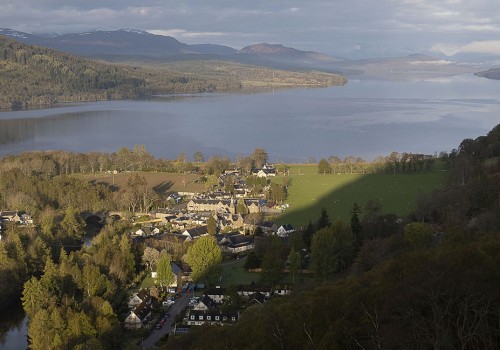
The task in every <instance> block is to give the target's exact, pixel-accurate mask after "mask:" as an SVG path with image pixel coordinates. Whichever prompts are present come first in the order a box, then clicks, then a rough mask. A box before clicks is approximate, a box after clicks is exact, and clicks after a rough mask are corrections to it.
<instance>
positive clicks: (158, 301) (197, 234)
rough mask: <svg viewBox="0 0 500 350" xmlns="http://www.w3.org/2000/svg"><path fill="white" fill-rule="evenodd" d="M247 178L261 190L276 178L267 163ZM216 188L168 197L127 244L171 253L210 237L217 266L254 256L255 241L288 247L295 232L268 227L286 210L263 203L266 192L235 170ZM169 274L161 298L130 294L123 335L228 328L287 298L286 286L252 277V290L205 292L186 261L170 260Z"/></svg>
mask: <svg viewBox="0 0 500 350" xmlns="http://www.w3.org/2000/svg"><path fill="white" fill-rule="evenodd" d="M253 175H254V177H255V178H256V179H264V180H265V181H263V182H261V183H264V184H266V186H267V187H269V186H268V181H267V178H268V177H272V176H275V175H276V169H275V168H274V166H272V165H269V164H266V165H264V167H263V168H262V169H257V170H256V171H255V172H254V174H253ZM218 181H219V183H218V184H217V185H216V186H214V190H213V191H207V192H206V193H201V194H195V193H185V192H181V193H178V192H175V193H171V194H170V195H169V198H168V200H169V201H170V203H171V206H170V208H158V209H157V210H156V211H154V212H151V213H148V216H147V217H146V218H143V220H144V221H143V224H141V225H140V227H139V228H137V229H136V230H135V231H133V232H131V237H133V239H134V240H136V241H139V242H143V243H144V244H145V246H146V247H147V248H146V249H154V248H152V247H162V246H169V247H172V246H175V245H183V244H186V243H189V242H194V241H196V240H197V239H199V238H201V237H205V236H213V237H214V238H215V240H216V242H217V244H218V246H219V247H220V249H221V251H222V252H223V254H224V257H225V259H224V261H223V263H222V264H234V263H235V262H237V261H238V260H240V258H246V255H247V254H248V253H249V252H251V251H253V250H254V248H255V245H256V240H259V239H263V238H264V239H265V238H266V237H270V236H275V237H279V239H281V240H286V239H287V238H288V237H289V235H290V234H291V233H293V232H295V229H294V228H293V227H292V225H289V224H285V225H277V224H275V223H274V221H272V218H274V217H276V216H277V214H279V213H281V212H282V211H283V210H284V209H285V208H286V205H284V204H283V203H276V202H272V201H269V200H268V199H266V198H265V195H264V193H265V191H266V186H263V187H262V188H261V190H260V191H259V192H260V193H256V191H255V188H252V187H251V186H249V185H248V184H247V183H246V182H245V181H244V179H243V177H242V176H240V174H239V172H238V171H237V170H231V171H226V172H225V173H223V174H221V175H220V176H219V178H218ZM228 183H230V184H231V187H230V190H228V191H224V189H226V190H227V189H228V186H227V184H228ZM267 190H268V189H267ZM137 226H139V224H136V227H137ZM170 253H172V252H170ZM170 267H171V270H172V273H173V275H174V279H173V281H174V282H173V283H171V284H170V285H168V287H167V293H164V294H162V295H157V292H156V288H155V289H154V293H153V294H155V295H156V296H157V297H154V296H153V295H152V293H151V292H150V289H141V290H139V291H137V292H134V293H133V294H131V295H130V297H129V303H128V307H129V310H130V311H129V313H128V315H127V317H126V318H125V321H124V328H125V329H127V330H130V331H133V330H138V329H144V328H145V329H147V330H149V332H153V333H154V332H162V333H163V334H166V333H168V332H170V331H171V332H172V333H181V334H182V333H186V332H188V331H189V328H190V327H192V326H200V325H203V324H210V325H231V324H234V323H235V322H237V321H238V318H239V316H240V313H241V312H243V310H244V309H245V308H246V307H248V306H251V305H254V304H262V303H264V302H266V301H267V300H269V299H270V298H272V297H275V296H282V295H287V294H289V293H290V291H291V286H290V285H287V284H281V285H280V284H276V285H269V284H263V283H261V282H260V281H259V274H258V273H257V274H256V276H255V280H256V281H257V282H254V281H252V284H238V285H235V286H231V287H230V288H225V287H221V286H219V285H214V286H212V287H211V288H208V286H205V285H204V284H203V283H196V281H193V280H192V278H191V269H190V267H189V265H187V264H186V263H185V262H182V261H171V262H170ZM254 271H257V272H259V271H260V269H255V270H254ZM156 276H157V272H156V271H153V270H151V277H152V278H153V280H155V278H156ZM221 278H222V277H221ZM205 287H206V288H205ZM176 303H177V304H178V305H182V308H180V307H178V305H176ZM172 310H175V312H173V311H172ZM164 328H169V329H164ZM162 329H163V330H162ZM150 336H151V335H150Z"/></svg>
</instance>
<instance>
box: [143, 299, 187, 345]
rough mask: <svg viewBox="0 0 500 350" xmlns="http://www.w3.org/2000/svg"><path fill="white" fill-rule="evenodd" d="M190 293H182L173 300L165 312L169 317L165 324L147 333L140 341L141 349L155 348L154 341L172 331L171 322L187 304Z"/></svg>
mask: <svg viewBox="0 0 500 350" xmlns="http://www.w3.org/2000/svg"><path fill="white" fill-rule="evenodd" d="M191 296H192V295H191V294H189V293H186V294H183V295H182V296H181V297H180V298H179V299H176V300H175V304H174V305H172V306H171V307H170V309H169V310H168V311H167V313H169V314H170V317H169V318H168V319H167V321H165V324H164V325H163V327H162V328H161V329H155V328H153V330H152V331H151V333H149V335H148V336H147V337H146V338H144V340H143V341H142V345H141V346H142V348H143V349H155V343H156V342H157V341H158V340H160V338H161V337H163V336H164V335H165V334H167V333H170V332H171V331H172V323H173V322H174V319H175V316H177V315H178V314H180V313H181V311H182V310H184V308H185V307H186V306H187V305H188V303H189V298H190V297H191Z"/></svg>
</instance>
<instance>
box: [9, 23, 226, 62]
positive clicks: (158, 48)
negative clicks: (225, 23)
mask: <svg viewBox="0 0 500 350" xmlns="http://www.w3.org/2000/svg"><path fill="white" fill-rule="evenodd" d="M0 34H3V35H5V36H8V37H11V38H13V39H16V40H19V41H21V42H23V43H25V44H31V45H38V46H44V47H49V48H52V49H56V50H60V51H64V52H68V53H73V54H75V55H80V56H92V57H98V56H103V55H116V56H148V57H162V56H172V55H185V54H219V55H229V54H232V53H235V52H236V50H235V49H233V48H230V47H228V46H222V45H211V44H203V45H188V44H184V43H181V42H180V41H178V40H176V39H175V38H173V37H171V36H163V35H155V34H151V33H148V32H145V31H142V30H137V29H120V30H115V31H100V30H98V31H92V32H85V33H76V34H64V35H53V34H51V35H33V34H29V33H23V32H19V31H15V30H12V29H7V28H0Z"/></svg>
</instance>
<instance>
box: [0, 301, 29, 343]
mask: <svg viewBox="0 0 500 350" xmlns="http://www.w3.org/2000/svg"><path fill="white" fill-rule="evenodd" d="M2 315H3V317H1V318H0V349H3V350H22V349H26V348H27V347H28V325H27V322H28V319H27V317H26V315H25V314H24V311H23V309H22V306H21V304H20V303H15V305H12V306H10V307H9V308H7V309H3V310H2Z"/></svg>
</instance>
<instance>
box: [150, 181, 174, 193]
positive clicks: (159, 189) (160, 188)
mask: <svg viewBox="0 0 500 350" xmlns="http://www.w3.org/2000/svg"><path fill="white" fill-rule="evenodd" d="M173 185H174V183H173V182H172V181H164V182H162V183H161V184H159V185H156V186H154V187H153V190H154V191H155V192H156V193H160V194H165V193H166V192H167V191H168V190H170V189H171V188H172V186H173Z"/></svg>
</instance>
